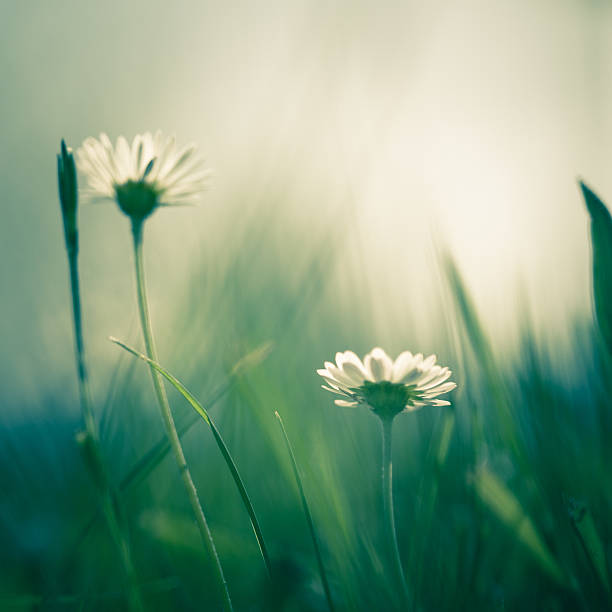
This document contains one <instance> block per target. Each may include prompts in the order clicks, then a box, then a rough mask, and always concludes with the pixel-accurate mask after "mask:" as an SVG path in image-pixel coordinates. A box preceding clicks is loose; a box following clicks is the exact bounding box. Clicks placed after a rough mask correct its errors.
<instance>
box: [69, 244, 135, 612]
mask: <svg viewBox="0 0 612 612" xmlns="http://www.w3.org/2000/svg"><path fill="white" fill-rule="evenodd" d="M66 249H67V251H68V267H69V269H70V290H71V294H72V320H73V324H74V346H75V360H76V365H77V380H78V387H79V399H80V405H81V415H82V418H83V423H84V426H85V430H86V431H87V433H88V434H89V438H90V440H91V444H92V453H93V454H94V455H95V463H96V464H97V466H98V468H94V469H96V471H98V472H99V475H101V476H100V477H101V480H100V481H99V485H100V494H101V497H102V507H103V508H104V516H105V517H106V523H107V526H108V529H109V531H110V533H111V537H112V538H113V540H114V541H115V544H116V546H117V548H118V549H119V555H120V558H121V565H122V567H123V572H124V574H125V578H126V581H127V594H128V601H129V607H130V610H132V612H140V611H141V610H144V607H143V604H142V599H141V596H140V591H139V589H138V586H137V579H136V571H135V569H134V563H133V561H132V553H131V549H130V544H129V536H128V534H127V533H126V532H127V528H126V527H125V524H126V522H125V520H120V517H119V515H120V514H122V508H121V504H120V503H119V500H118V498H117V496H116V494H115V495H114V494H113V490H112V487H111V484H110V481H109V479H108V477H107V476H106V472H105V470H104V469H103V465H102V454H101V452H100V443H99V434H98V427H97V425H96V420H95V418H94V414H93V409H92V403H91V395H90V392H89V378H88V375H87V366H86V363H85V345H84V342H83V319H82V314H81V291H80V283H79V264H78V255H79V249H78V242H77V238H75V239H74V241H72V242H70V243H68V242H67V243H66ZM91 467H92V466H90V468H91ZM94 479H96V478H95V476H94ZM122 526H123V527H122Z"/></svg>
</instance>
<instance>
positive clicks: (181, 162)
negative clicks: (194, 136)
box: [77, 131, 210, 219]
mask: <svg viewBox="0 0 612 612" xmlns="http://www.w3.org/2000/svg"><path fill="white" fill-rule="evenodd" d="M77 163H78V167H79V170H80V171H81V172H83V173H84V174H85V175H86V176H87V181H88V184H89V191H88V192H86V194H85V195H87V196H89V198H90V199H92V200H94V201H100V200H114V201H116V202H117V204H119V207H120V208H121V210H122V211H123V212H124V213H125V214H127V215H128V216H130V217H133V218H137V219H144V218H145V217H146V216H148V215H149V214H151V212H153V210H154V209H155V208H156V207H157V206H172V205H178V204H191V203H193V202H194V201H195V200H196V199H197V196H198V195H199V194H200V193H201V192H202V191H203V189H204V188H205V186H206V182H207V179H208V177H209V175H210V171H209V170H207V169H205V168H204V167H203V162H202V159H201V158H200V157H199V156H198V155H197V154H196V147H195V146H194V145H189V146H186V147H183V148H181V149H179V148H177V146H176V144H175V140H174V137H173V136H171V137H166V138H163V137H162V134H161V132H159V131H158V132H157V133H156V134H155V135H152V134H151V133H150V132H147V133H145V134H139V135H138V136H136V137H135V138H134V140H133V141H132V145H131V146H130V145H129V144H128V141H127V140H126V139H125V138H124V137H123V136H119V138H118V139H117V144H116V145H115V147H113V145H112V143H111V141H110V139H109V138H108V136H107V135H106V134H100V139H99V140H98V139H97V138H87V139H86V140H85V142H83V144H82V146H81V148H80V149H79V150H78V152H77Z"/></svg>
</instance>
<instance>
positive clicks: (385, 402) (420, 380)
mask: <svg viewBox="0 0 612 612" xmlns="http://www.w3.org/2000/svg"><path fill="white" fill-rule="evenodd" d="M317 373H318V374H319V375H320V376H322V377H323V379H324V380H325V384H324V385H323V388H324V389H325V390H327V391H330V392H331V393H333V394H334V395H338V396H340V399H337V400H335V402H336V404H337V405H338V406H358V405H360V404H362V405H365V406H369V407H370V408H371V409H372V411H373V412H374V414H376V415H377V416H378V417H379V418H380V422H381V424H382V487H381V492H382V497H383V511H384V524H385V533H386V540H387V553H388V555H389V557H388V562H389V563H390V567H391V568H392V573H393V574H394V576H395V583H396V587H397V589H398V592H399V595H400V597H401V598H402V609H411V608H412V606H411V602H412V597H411V594H410V588H409V586H408V583H407V582H406V577H405V575H404V570H403V568H402V560H401V556H400V550H399V546H398V540H397V533H396V530H395V518H394V511H393V483H392V461H391V439H392V429H393V421H394V419H395V417H396V416H397V415H398V414H399V413H400V412H412V411H414V410H417V409H419V408H421V407H423V406H448V405H449V404H450V402H448V401H446V400H444V399H438V397H439V396H440V395H443V394H445V393H448V392H449V391H452V390H453V389H454V388H455V387H456V386H457V385H456V384H455V383H454V382H451V381H449V380H448V379H449V378H450V376H451V374H452V372H451V371H450V370H449V369H448V368H446V367H441V366H439V365H436V356H435V355H430V356H429V357H426V358H424V357H423V355H422V354H421V353H418V354H417V355H413V354H412V353H411V352H410V351H404V352H403V353H401V354H400V355H399V356H398V358H397V359H396V360H395V361H393V360H392V359H391V358H390V357H389V355H387V353H385V351H383V349H381V348H375V349H372V350H371V351H370V352H369V353H368V354H367V355H366V356H365V357H364V359H363V361H361V359H359V357H358V356H357V355H356V354H355V353H353V352H352V351H344V352H343V353H336V363H332V362H331V361H326V362H325V367H324V368H322V369H320V370H317Z"/></svg>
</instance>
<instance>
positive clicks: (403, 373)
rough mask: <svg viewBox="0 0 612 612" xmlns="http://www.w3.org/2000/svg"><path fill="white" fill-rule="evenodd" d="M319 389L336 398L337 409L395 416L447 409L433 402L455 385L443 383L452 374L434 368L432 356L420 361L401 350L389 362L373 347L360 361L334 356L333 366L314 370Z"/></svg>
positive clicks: (442, 402) (346, 355) (348, 354)
mask: <svg viewBox="0 0 612 612" xmlns="http://www.w3.org/2000/svg"><path fill="white" fill-rule="evenodd" d="M317 373H318V374H319V375H320V376H322V377H323V379H324V380H325V384H324V385H322V386H323V389H325V390H327V391H331V392H332V393H334V394H335V395H339V396H340V397H341V398H342V399H337V400H336V401H335V403H336V404H337V405H338V406H357V405H359V404H363V405H367V406H369V407H370V408H371V409H372V410H373V411H374V412H375V413H376V414H378V415H379V416H381V417H383V416H395V415H396V414H398V413H400V412H411V411H413V410H417V409H419V408H421V407H423V406H448V405H449V404H450V402H448V401H446V400H444V399H437V398H438V396H440V395H443V394H444V393H448V392H449V391H452V390H453V389H454V388H455V387H456V386H457V385H456V384H455V383H454V382H450V381H449V382H447V381H448V379H449V378H450V376H451V374H452V372H451V371H450V370H449V369H448V368H446V367H441V366H439V365H436V356H435V355H430V356H429V357H426V358H424V357H423V355H422V354H421V353H418V354H417V355H413V354H412V353H411V352H410V351H404V352H403V353H401V354H400V355H399V357H398V358H397V359H396V360H395V361H393V360H392V359H391V358H390V357H389V356H388V355H387V353H385V351H384V350H383V349H381V348H375V349H373V350H372V351H370V352H369V353H368V354H367V355H366V356H365V358H364V360H363V362H362V361H361V359H359V357H358V356H357V355H356V354H355V353H353V352H352V351H344V352H343V353H336V363H335V364H334V363H331V362H330V361H326V362H325V368H323V369H320V370H317Z"/></svg>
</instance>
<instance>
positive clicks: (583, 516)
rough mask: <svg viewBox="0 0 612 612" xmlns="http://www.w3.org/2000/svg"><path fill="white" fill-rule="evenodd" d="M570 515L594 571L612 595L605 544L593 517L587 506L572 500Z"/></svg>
mask: <svg viewBox="0 0 612 612" xmlns="http://www.w3.org/2000/svg"><path fill="white" fill-rule="evenodd" d="M568 505H569V506H570V507H569V515H570V518H571V520H572V526H573V527H574V530H575V533H576V535H577V536H578V539H579V540H580V543H581V544H582V547H583V548H584V552H585V553H586V555H587V558H588V560H589V562H590V564H591V567H592V568H593V571H594V572H595V574H596V575H597V577H598V578H599V580H600V581H601V584H602V585H603V587H604V589H605V590H606V592H607V593H608V595H610V593H612V590H611V589H610V580H609V578H608V569H607V564H606V552H605V548H604V544H603V542H602V540H601V537H600V536H599V533H598V531H597V528H596V527H595V522H594V521H593V516H592V514H591V512H590V511H589V509H588V508H587V506H586V505H585V504H583V503H581V502H578V501H575V500H571V501H570V502H569V504H568Z"/></svg>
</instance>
